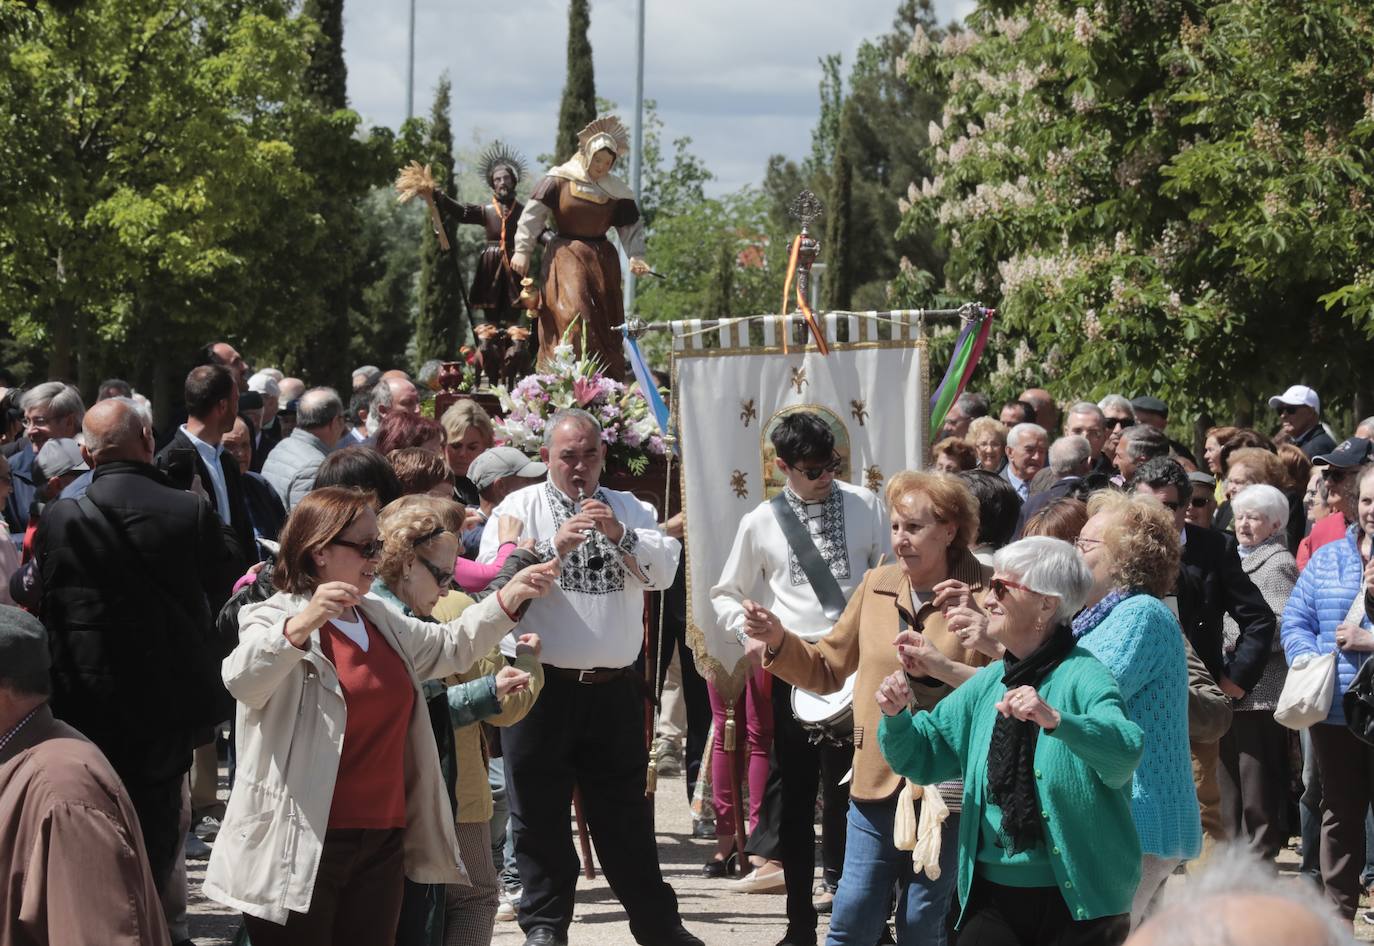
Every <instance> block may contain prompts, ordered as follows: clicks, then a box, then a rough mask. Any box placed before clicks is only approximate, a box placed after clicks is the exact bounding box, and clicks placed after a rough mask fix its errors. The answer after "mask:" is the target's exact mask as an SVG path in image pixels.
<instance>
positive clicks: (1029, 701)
mask: <svg viewBox="0 0 1374 946" xmlns="http://www.w3.org/2000/svg"><path fill="white" fill-rule="evenodd" d="M997 712H999V713H1001V714H1002V715H1003V716H1014V717H1016V718H1017V719H1019V720H1023V721H1025V722H1030V723H1035V725H1037V726H1039V727H1040V728H1041V729H1043V730H1045V731H1046V732H1049V731H1050V730H1052V729H1055V728H1056V727H1058V725H1059V713H1058V711H1056V710H1055V708H1054V707H1053V706H1050V704H1048V703H1046V702H1045V701H1044V700H1042V699H1040V694H1039V693H1037V692H1035V687H1032V686H1019V687H1017V688H1016V689H1014V690H1008V691H1007V692H1006V693H1004V694H1003V695H1002V699H1000V700H999V701H998V702H997Z"/></svg>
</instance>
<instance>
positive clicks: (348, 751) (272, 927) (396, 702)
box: [204, 487, 557, 946]
mask: <svg viewBox="0 0 1374 946" xmlns="http://www.w3.org/2000/svg"><path fill="white" fill-rule="evenodd" d="M280 541H281V551H280V554H279V555H278V558H277V565H276V568H275V570H274V572H273V577H272V580H273V583H274V585H275V586H276V587H277V588H278V589H279V591H278V592H277V594H275V595H273V596H272V597H270V598H268V599H267V600H266V601H262V602H258V603H254V604H249V605H246V606H245V607H244V608H243V609H242V610H241V611H240V613H239V644H238V646H237V647H236V648H235V649H234V651H233V652H232V653H231V654H230V655H229V656H228V657H227V658H226V659H225V661H224V668H223V676H224V683H225V686H226V687H228V689H229V692H230V693H231V694H232V695H233V696H234V698H235V699H236V700H238V709H237V711H236V717H235V721H236V744H237V761H238V771H237V779H236V781H235V784H234V791H233V792H232V793H231V796H230V799H229V805H228V810H227V811H226V813H225V816H224V824H223V826H222V828H221V830H220V834H219V839H218V840H217V841H216V842H215V848H214V852H213V854H212V856H211V858H210V865H209V867H208V869H207V871H206V878H205V884H204V890H205V893H206V895H207V896H208V897H210V898H212V899H214V900H216V901H218V902H220V903H224V904H226V905H228V906H232V907H235V908H237V909H238V910H240V911H242V912H243V914H244V924H245V926H246V927H247V929H248V933H249V935H250V937H251V939H252V941H253V943H254V944H255V946H272V944H274V943H283V944H286V943H290V944H293V946H314V944H329V943H334V942H359V943H384V942H391V941H393V940H394V938H395V935H396V925H397V919H398V917H399V914H400V907H401V898H402V881H403V879H404V878H405V877H409V878H411V879H412V880H415V881H417V882H420V883H466V882H467V873H466V871H465V870H464V869H463V867H462V860H461V858H460V855H459V851H458V842H457V838H456V837H455V834H454V830H453V819H452V818H451V817H450V812H451V808H450V806H449V802H448V800H447V798H446V795H445V786H444V779H443V775H442V774H441V772H440V769H439V757H438V753H437V751H436V749H435V743H434V734H433V731H432V729H431V727H430V724H429V719H428V717H427V714H426V712H425V706H424V700H423V698H422V695H421V692H420V681H421V680H427V679H431V678H434V677H438V676H443V675H445V674H448V673H456V672H459V671H462V670H465V669H467V668H468V667H469V666H471V665H472V663H473V662H474V661H475V660H477V658H478V657H480V656H482V655H483V654H485V653H486V652H487V651H488V650H490V648H491V647H492V646H493V645H494V644H495V643H496V642H497V641H498V640H499V639H500V638H501V637H502V636H503V635H505V634H506V633H507V632H509V631H510V630H511V628H512V627H514V626H515V617H516V615H517V613H518V611H519V609H520V607H521V606H522V605H523V604H524V603H525V602H527V601H529V600H530V599H532V598H535V597H539V596H540V595H543V594H544V593H546V592H547V591H548V589H549V587H550V586H551V584H552V582H553V579H554V575H555V574H556V569H557V563H549V564H547V565H536V566H533V567H531V568H527V569H525V570H523V571H521V572H520V573H519V574H517V575H516V576H515V577H514V578H513V579H512V580H511V581H510V583H508V584H507V585H506V586H505V587H504V588H502V589H501V590H500V591H498V592H497V593H496V594H494V595H492V596H491V597H490V598H489V599H487V600H484V601H483V602H481V603H480V604H477V605H475V606H473V607H471V608H469V609H467V610H466V611H464V612H463V613H462V614H461V615H460V616H459V618H458V619H456V620H454V621H451V622H449V623H447V624H430V623H426V622H424V621H420V620H417V619H415V618H410V617H406V616H404V615H402V614H401V613H399V612H398V611H395V610H393V609H391V608H389V607H387V605H386V604H384V603H383V602H382V601H381V600H380V599H378V598H376V597H374V596H371V595H368V594H367V593H366V592H367V589H369V588H370V587H371V584H372V580H373V579H374V578H375V577H376V574H377V566H378V562H379V560H380V558H381V554H382V541H381V539H380V538H379V535H378V528H377V515H376V512H375V511H374V509H373V498H372V496H371V495H370V494H368V493H364V492H361V491H359V490H353V489H346V488H340V487H326V488H324V489H317V490H314V491H312V492H310V493H308V494H307V495H306V496H305V498H304V499H302V500H301V502H300V503H299V504H298V505H297V506H296V508H295V509H293V510H292V512H291V515H290V517H289V518H288V519H287V521H286V525H285V527H284V528H283V529H282V532H281V536H280Z"/></svg>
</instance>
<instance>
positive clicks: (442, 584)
mask: <svg viewBox="0 0 1374 946" xmlns="http://www.w3.org/2000/svg"><path fill="white" fill-rule="evenodd" d="M415 561H417V562H419V563H420V564H421V565H423V566H425V569H426V570H427V571H428V572H429V573H430V574H431V575H433V576H434V583H435V584H436V585H438V586H439V590H440V591H447V590H448V589H449V588H452V587H453V572H446V571H444V570H443V569H442V568H440V567H439V566H438V565H435V564H434V563H433V562H431V561H430V560H429V559H427V558H425V557H424V556H422V555H417V556H415Z"/></svg>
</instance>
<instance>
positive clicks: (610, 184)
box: [511, 117, 649, 378]
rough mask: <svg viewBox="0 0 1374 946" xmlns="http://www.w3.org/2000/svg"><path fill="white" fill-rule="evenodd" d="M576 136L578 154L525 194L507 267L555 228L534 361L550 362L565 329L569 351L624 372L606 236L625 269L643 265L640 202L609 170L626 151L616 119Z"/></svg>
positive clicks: (620, 317)
mask: <svg viewBox="0 0 1374 946" xmlns="http://www.w3.org/2000/svg"><path fill="white" fill-rule="evenodd" d="M577 141H578V150H577V154H576V155H574V156H573V158H572V159H571V160H569V161H568V162H567V163H565V164H560V165H559V166H558V167H556V168H553V169H551V170H550V171H549V172H548V174H547V175H545V177H544V179H543V180H542V181H540V182H539V184H538V185H536V186H535V188H534V193H533V194H531V195H530V200H529V203H528V204H526V205H525V211H524V213H523V214H521V215H520V226H519V227H518V228H517V229H516V233H515V254H514V255H513V256H512V257H511V268H512V269H513V270H515V271H516V272H517V273H520V274H521V275H525V274H526V273H527V272H528V271H529V261H530V253H531V251H532V250H533V249H534V243H535V241H536V240H537V239H538V238H539V236H540V234H541V233H542V232H543V231H544V230H545V229H546V228H548V229H549V230H552V231H554V233H553V235H552V237H551V238H550V239H549V240H548V244H547V246H546V247H545V248H544V268H543V273H542V282H543V301H542V304H541V306H540V310H539V364H541V365H543V364H545V363H546V362H549V361H552V360H553V349H554V347H555V346H556V345H557V344H558V343H559V340H560V339H562V338H563V336H564V333H565V332H567V340H568V341H569V342H570V343H571V344H572V346H573V350H574V351H576V352H577V353H578V354H581V353H582V352H583V348H584V346H585V348H586V351H587V352H588V353H589V354H591V355H594V356H595V357H596V358H597V359H598V360H599V361H600V362H601V364H602V366H603V368H604V370H605V372H606V374H607V375H609V376H610V377H613V378H623V377H625V370H626V369H625V355H624V353H623V351H622V348H621V335H620V331H619V329H618V326H619V325H620V324H621V323H622V322H624V321H625V304H624V299H623V296H622V294H621V285H620V256H619V254H618V253H617V252H616V248H615V247H614V246H613V245H612V244H611V243H610V241H608V240H607V239H606V234H607V232H608V231H609V230H610V229H611V228H612V227H614V228H615V230H616V233H617V235H618V236H619V238H620V245H621V246H622V247H623V248H624V250H625V253H626V255H628V256H629V258H630V271H631V272H633V273H635V274H637V275H638V274H642V273H646V272H648V271H649V265H648V264H647V263H645V262H644V258H643V257H644V222H643V220H641V219H640V216H639V206H638V205H637V204H636V203H635V197H634V194H633V193H631V191H630V189H629V188H628V187H626V186H625V183H624V182H623V181H621V180H620V179H619V178H616V177H614V176H613V175H612V174H611V170H612V168H614V167H615V164H616V161H618V160H619V159H620V158H623V157H624V156H625V155H626V154H627V153H628V152H629V135H628V133H627V132H626V131H625V126H624V125H622V124H621V123H620V119H618V118H614V117H611V118H598V119H597V120H596V121H594V122H592V123H591V124H590V125H588V126H587V127H586V128H584V129H582V131H581V132H580V133H579V134H578V136H577ZM574 322H576V325H575V326H574V325H573V323H574ZM569 326H573V328H572V331H571V332H568V328H569Z"/></svg>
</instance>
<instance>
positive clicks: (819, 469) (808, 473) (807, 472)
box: [792, 454, 844, 483]
mask: <svg viewBox="0 0 1374 946" xmlns="http://www.w3.org/2000/svg"><path fill="white" fill-rule="evenodd" d="M842 466H844V461H843V460H841V459H840V457H839V455H838V454H837V455H836V456H835V457H834V458H833V459H832V460H831V461H830V462H829V463H827V464H825V465H824V466H815V467H801V466H794V467H792V469H794V470H796V471H797V472H798V473H800V474H801V475H802V476H804V477H806V478H807V479H808V480H810V481H811V482H812V483H814V482H816V480H818V479H820V478H821V477H822V476H824V475H825V474H827V473H838V472H840V467H842Z"/></svg>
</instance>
